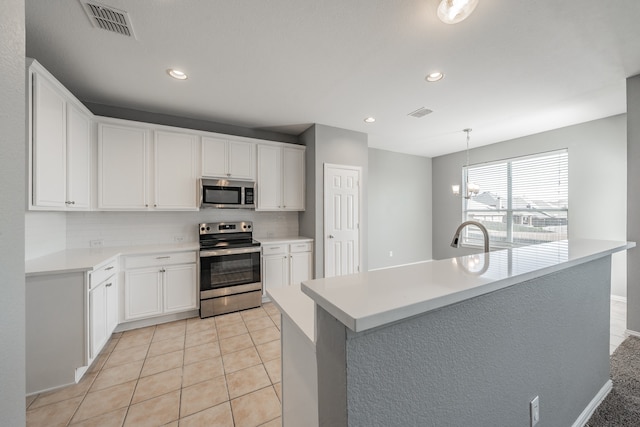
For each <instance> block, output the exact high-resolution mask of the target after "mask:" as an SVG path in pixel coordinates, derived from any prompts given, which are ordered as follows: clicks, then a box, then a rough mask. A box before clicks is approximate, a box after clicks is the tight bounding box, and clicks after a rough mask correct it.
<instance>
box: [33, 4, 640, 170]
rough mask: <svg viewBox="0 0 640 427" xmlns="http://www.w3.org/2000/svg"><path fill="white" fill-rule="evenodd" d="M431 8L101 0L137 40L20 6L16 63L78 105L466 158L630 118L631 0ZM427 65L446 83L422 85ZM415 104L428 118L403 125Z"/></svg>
mask: <svg viewBox="0 0 640 427" xmlns="http://www.w3.org/2000/svg"><path fill="white" fill-rule="evenodd" d="M438 2H439V0H348V1H345V0H268V1H267V0H206V1H205V0H136V1H127V0H101V3H103V4H106V5H108V6H111V7H115V8H118V9H121V10H125V11H127V12H128V13H129V15H130V17H131V21H132V24H133V28H134V31H135V34H136V38H135V39H134V38H128V37H125V36H122V35H119V34H116V33H111V32H108V31H105V30H100V29H97V28H94V27H93V26H92V25H91V23H90V21H89V19H88V17H87V16H86V14H85V12H84V10H83V8H82V5H81V3H80V2H79V0H26V26H27V56H30V57H34V58H36V59H37V60H38V61H40V62H41V63H42V64H43V65H44V66H45V67H46V68H47V69H49V71H51V72H52V73H53V74H54V75H55V76H56V77H57V78H58V79H59V80H60V81H61V82H62V83H63V84H64V85H65V86H67V88H69V89H70V90H71V91H72V92H73V93H74V94H75V95H76V96H77V97H78V98H80V99H81V100H83V101H89V102H95V103H100V104H107V105H114V106H121V107H127V108H132V109H138V110H144V111H151V112H157V113H164V114H172V115H177V116H184V117H190V118H195V119H204V120H210V121H214V122H219V123H228V124H233V125H239V126H244V127H249V128H258V129H269V130H277V131H280V132H284V133H290V134H299V133H300V132H302V131H303V130H304V129H306V128H307V127H308V126H309V125H310V124H311V123H321V124H325V125H329V126H335V127H340V128H345V129H351V130H356V131H361V132H366V133H367V134H368V135H369V146H370V147H374V148H380V149H385V150H391V151H397V152H404V153H410V154H417V155H422V156H429V157H433V156H437V155H441V154H446V153H451V152H455V151H460V150H463V149H464V147H465V134H464V133H463V132H462V129H464V128H467V127H470V128H473V132H472V133H471V146H472V147H474V146H480V145H486V144H491V143H494V142H499V141H503V140H507V139H512V138H517V137H520V136H525V135H530V134H533V133H538V132H542V131H545V130H549V129H555V128H558V127H562V126H567V125H571V124H576V123H582V122H585V121H589V120H594V119H598V118H602V117H607V116H611V115H615V114H620V113H624V112H625V111H626V99H625V78H627V77H629V76H633V75H636V74H638V73H640V24H639V23H638V21H640V0H610V1H602V0H563V1H559V0H553V1H552V0H535V1H532V0H480V3H479V5H478V7H477V8H476V10H475V12H474V13H473V14H472V15H471V16H470V17H469V18H468V19H467V20H465V21H463V22H461V23H459V24H456V25H446V24H443V23H441V22H440V21H439V20H438V19H437V17H436V8H437V5H438ZM170 67H176V68H180V69H183V70H184V71H186V72H187V73H188V75H189V79H188V80H186V81H176V80H173V79H171V78H170V77H168V76H167V74H166V69H167V68H170ZM433 70H441V71H443V72H444V73H445V74H446V77H445V79H444V80H442V81H440V82H438V83H427V82H426V81H425V80H424V77H425V76H426V74H428V73H429V72H431V71H433ZM420 107H426V108H428V109H431V110H433V111H434V112H433V113H432V114H430V115H427V116H425V117H423V118H419V119H418V118H414V117H410V116H408V115H407V114H408V113H410V112H412V111H414V110H416V109H418V108H420ZM368 116H374V117H375V118H376V119H377V121H376V122H375V123H373V124H367V123H365V122H364V121H363V119H364V118H365V117H368Z"/></svg>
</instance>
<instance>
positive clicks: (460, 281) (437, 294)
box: [301, 239, 635, 332]
mask: <svg viewBox="0 0 640 427" xmlns="http://www.w3.org/2000/svg"><path fill="white" fill-rule="evenodd" d="M633 247H635V243H633V242H614V241H603V240H574V239H572V240H571V241H566V240H563V241H559V242H551V243H544V244H540V245H531V246H525V247H521V248H515V249H506V250H500V251H494V252H489V253H486V254H477V255H469V256H463V257H457V258H451V259H445V260H439V261H432V262H425V263H419V264H413V265H408V266H403V267H395V268H389V269H384V270H376V271H370V272H365V273H358V274H353V275H348V276H340V277H333V278H328V279H317V280H310V281H306V282H303V284H302V288H301V289H302V292H304V293H305V294H306V295H308V296H309V297H310V298H311V299H312V300H314V301H315V302H316V303H317V304H318V305H320V306H321V307H322V308H324V309H325V310H326V311H328V312H329V313H330V314H331V315H333V316H334V317H335V318H337V319H338V320H340V321H341V322H342V323H344V325H345V326H347V327H348V328H349V329H351V330H353V331H355V332H360V331H364V330H367V329H371V328H375V327H377V326H381V325H385V324H388V323H391V322H395V321H398V320H402V319H405V318H408V317H411V316H414V315H417V314H422V313H426V312H428V311H431V310H435V309H438V308H441V307H444V306H447V305H450V304H454V303H457V302H460V301H464V300H467V299H469V298H474V297H477V296H480V295H483V294H487V293H489V292H493V291H496V290H499V289H503V288H506V287H508V286H512V285H515V284H517V283H520V282H524V281H526V280H530V279H534V278H536V277H540V276H543V275H546V274H550V273H553V272H556V271H560V270H563V269H566V268H569V267H573V266H575V265H578V264H582V263H586V262H589V261H593V260H595V259H598V258H602V257H605V256H608V255H610V254H612V253H615V252H619V251H623V250H626V249H630V248H633Z"/></svg>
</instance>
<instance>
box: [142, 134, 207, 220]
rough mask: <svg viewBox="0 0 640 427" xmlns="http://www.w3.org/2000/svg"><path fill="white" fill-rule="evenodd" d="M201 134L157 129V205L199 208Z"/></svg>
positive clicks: (155, 180)
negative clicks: (199, 135)
mask: <svg viewBox="0 0 640 427" xmlns="http://www.w3.org/2000/svg"><path fill="white" fill-rule="evenodd" d="M196 148H197V137H196V136H195V135H189V134H183V133H175V132H162V131H156V132H155V143H154V171H155V174H154V175H155V179H154V183H155V201H154V204H153V207H154V208H157V209H168V210H196V209H197V208H198V205H197V197H196V194H197V191H196V190H197V181H198V177H197V171H196Z"/></svg>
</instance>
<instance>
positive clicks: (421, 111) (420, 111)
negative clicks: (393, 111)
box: [408, 107, 433, 118]
mask: <svg viewBox="0 0 640 427" xmlns="http://www.w3.org/2000/svg"><path fill="white" fill-rule="evenodd" d="M431 113H433V110H429V109H428V108H424V107H420V108H418V109H417V110H416V111H412V112H410V113H409V114H408V116H411V117H417V118H420V117H424V116H426V115H427V114H431Z"/></svg>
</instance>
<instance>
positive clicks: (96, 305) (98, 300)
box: [89, 283, 108, 359]
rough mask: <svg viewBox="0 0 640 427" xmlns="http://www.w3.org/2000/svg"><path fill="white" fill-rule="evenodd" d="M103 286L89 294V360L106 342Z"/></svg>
mask: <svg viewBox="0 0 640 427" xmlns="http://www.w3.org/2000/svg"><path fill="white" fill-rule="evenodd" d="M105 289H106V288H105V284H104V283H103V284H100V285H98V286H97V287H96V288H94V289H92V290H91V291H90V292H89V313H90V314H89V328H90V329H89V330H90V335H89V342H90V346H89V353H90V354H89V358H90V359H94V358H95V357H96V356H97V355H98V353H100V350H101V349H102V346H103V345H104V343H105V342H106V341H107V338H108V335H107V312H106V302H107V300H106V293H105Z"/></svg>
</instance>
